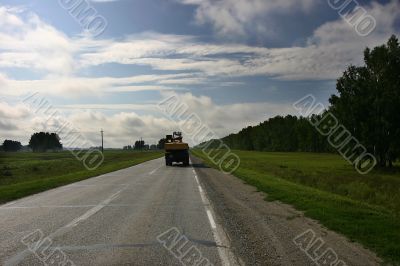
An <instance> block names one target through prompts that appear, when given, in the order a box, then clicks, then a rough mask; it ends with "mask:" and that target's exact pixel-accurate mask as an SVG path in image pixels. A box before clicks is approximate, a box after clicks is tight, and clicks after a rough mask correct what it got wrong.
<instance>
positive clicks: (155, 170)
mask: <svg viewBox="0 0 400 266" xmlns="http://www.w3.org/2000/svg"><path fill="white" fill-rule="evenodd" d="M161 167H162V166H160V167H157V168H156V169H154V170H153V171H151V172H150V173H149V175H152V174H154V173H155V172H157V170H158V169H160V168H161Z"/></svg>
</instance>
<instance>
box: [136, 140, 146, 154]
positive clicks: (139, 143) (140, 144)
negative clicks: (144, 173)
mask: <svg viewBox="0 0 400 266" xmlns="http://www.w3.org/2000/svg"><path fill="white" fill-rule="evenodd" d="M134 149H135V150H140V151H141V150H143V149H144V140H137V141H135V148H134Z"/></svg>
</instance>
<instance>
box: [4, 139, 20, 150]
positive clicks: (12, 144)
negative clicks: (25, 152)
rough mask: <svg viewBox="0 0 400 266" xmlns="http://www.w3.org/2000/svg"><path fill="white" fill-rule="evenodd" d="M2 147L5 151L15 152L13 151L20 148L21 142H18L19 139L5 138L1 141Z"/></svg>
mask: <svg viewBox="0 0 400 266" xmlns="http://www.w3.org/2000/svg"><path fill="white" fill-rule="evenodd" d="M2 149H3V150H4V151H6V152H15V151H19V150H20V149H22V145H21V142H19V141H14V140H8V139H7V140H5V141H4V142H3V146H2Z"/></svg>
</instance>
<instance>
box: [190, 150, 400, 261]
mask: <svg viewBox="0 0 400 266" xmlns="http://www.w3.org/2000/svg"><path fill="white" fill-rule="evenodd" d="M192 153H193V154H194V155H196V156H198V157H201V158H202V159H204V160H205V161H206V163H207V164H208V165H210V166H213V167H216V166H215V165H212V163H211V162H210V160H208V159H207V158H206V156H205V155H204V154H203V153H202V152H201V151H200V150H193V151H192ZM234 153H236V154H237V155H238V156H239V157H240V159H241V164H240V167H239V168H238V169H237V170H236V171H235V172H234V175H236V176H237V177H239V178H241V179H243V180H244V181H245V182H247V183H249V184H251V185H254V186H255V187H257V188H258V189H259V190H260V191H264V192H266V193H268V198H267V200H280V201H282V202H285V203H288V204H291V205H293V206H294V207H296V208H297V209H299V210H302V211H304V212H305V215H307V216H309V217H311V218H314V219H317V220H319V221H320V222H321V223H322V224H324V225H325V226H326V227H328V228H330V229H332V230H334V231H337V232H340V233H342V234H344V235H346V236H347V237H348V238H349V239H350V240H353V241H357V242H359V243H361V244H363V245H364V246H365V247H368V248H370V249H371V250H373V251H375V252H376V253H377V254H378V255H379V256H380V257H382V258H383V259H385V261H386V262H388V263H394V264H395V265H400V171H399V169H398V168H395V169H393V170H385V171H382V170H376V171H373V172H372V173H370V174H368V175H360V174H358V173H357V172H356V171H355V170H354V168H353V167H352V166H351V165H350V164H348V163H347V162H346V161H345V160H344V159H342V158H341V157H340V156H339V155H334V154H316V153H278V152H253V151H234Z"/></svg>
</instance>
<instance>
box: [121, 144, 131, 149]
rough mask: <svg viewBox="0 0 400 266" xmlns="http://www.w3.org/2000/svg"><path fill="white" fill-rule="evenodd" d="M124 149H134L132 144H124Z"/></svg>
mask: <svg viewBox="0 0 400 266" xmlns="http://www.w3.org/2000/svg"><path fill="white" fill-rule="evenodd" d="M123 149H124V150H132V146H131V145H127V146H124V148H123Z"/></svg>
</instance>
